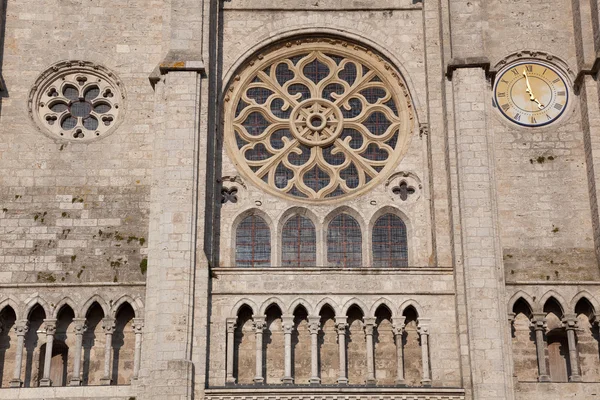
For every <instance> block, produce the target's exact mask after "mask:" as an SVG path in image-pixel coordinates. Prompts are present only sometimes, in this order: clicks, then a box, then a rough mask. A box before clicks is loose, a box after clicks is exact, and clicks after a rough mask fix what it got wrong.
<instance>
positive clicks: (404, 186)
mask: <svg viewBox="0 0 600 400" xmlns="http://www.w3.org/2000/svg"><path fill="white" fill-rule="evenodd" d="M385 187H386V190H387V191H388V193H389V195H390V197H391V198H392V199H393V200H394V201H401V202H406V203H413V202H415V201H416V200H417V199H419V198H420V197H421V190H422V189H423V185H422V184H421V180H420V179H419V177H418V176H417V175H415V174H414V173H412V172H406V171H404V172H397V173H395V174H393V175H392V176H391V177H390V178H389V179H388V180H387V182H386V183H385Z"/></svg>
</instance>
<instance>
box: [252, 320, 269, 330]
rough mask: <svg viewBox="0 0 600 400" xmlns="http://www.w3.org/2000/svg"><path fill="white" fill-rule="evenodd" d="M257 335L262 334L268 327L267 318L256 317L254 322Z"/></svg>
mask: <svg viewBox="0 0 600 400" xmlns="http://www.w3.org/2000/svg"><path fill="white" fill-rule="evenodd" d="M252 325H253V326H254V329H255V330H256V333H262V331H264V330H265V328H266V327H267V322H266V321H265V317H254V321H253V322H252Z"/></svg>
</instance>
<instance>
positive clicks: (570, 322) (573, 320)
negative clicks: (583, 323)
mask: <svg viewBox="0 0 600 400" xmlns="http://www.w3.org/2000/svg"><path fill="white" fill-rule="evenodd" d="M578 322H579V321H578V320H577V315H575V314H566V315H565V316H564V318H563V319H562V323H563V325H564V327H565V329H567V330H571V329H573V330H574V329H577V328H578V327H579V325H578Z"/></svg>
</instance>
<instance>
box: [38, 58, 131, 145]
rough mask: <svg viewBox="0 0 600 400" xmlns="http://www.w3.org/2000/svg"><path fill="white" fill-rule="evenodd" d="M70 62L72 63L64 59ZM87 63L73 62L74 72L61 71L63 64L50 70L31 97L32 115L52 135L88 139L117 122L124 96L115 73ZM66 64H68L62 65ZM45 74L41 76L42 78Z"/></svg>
mask: <svg viewBox="0 0 600 400" xmlns="http://www.w3.org/2000/svg"><path fill="white" fill-rule="evenodd" d="M65 64H69V63H65ZM86 67H88V64H86V63H83V65H82V64H81V63H76V64H75V65H73V64H71V65H70V69H73V71H72V72H70V73H69V72H68V71H67V73H65V72H63V73H62V74H58V75H59V76H55V75H54V73H56V72H59V71H60V67H58V68H56V67H55V68H52V69H50V70H49V71H47V74H48V75H49V77H51V78H54V79H45V82H43V83H42V85H41V86H37V87H36V88H35V89H34V90H35V91H36V92H35V93H34V94H33V95H32V98H31V99H30V112H31V113H32V117H33V119H34V120H35V121H36V122H37V123H38V125H40V127H41V128H43V130H44V131H45V132H48V133H50V134H51V135H52V136H53V137H59V138H64V139H71V140H78V141H80V140H89V139H93V138H96V137H99V136H106V135H107V134H108V133H109V131H112V130H113V128H114V127H115V125H116V122H117V118H118V116H119V114H120V113H122V110H121V108H120V107H121V104H120V103H119V100H122V99H123V95H122V90H121V87H120V86H121V85H120V83H119V82H118V81H116V80H115V79H114V74H112V73H110V72H107V71H104V70H103V69H102V68H100V67H98V66H95V67H92V68H89V69H88V68H86ZM63 68H69V66H67V65H63ZM43 78H44V75H42V77H40V79H43Z"/></svg>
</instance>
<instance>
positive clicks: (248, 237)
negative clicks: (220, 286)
mask: <svg viewBox="0 0 600 400" xmlns="http://www.w3.org/2000/svg"><path fill="white" fill-rule="evenodd" d="M235 265H236V266H237V267H269V266H270V265H271V230H270V229H269V226H268V225H267V223H266V222H265V221H264V220H263V219H262V218H261V217H258V216H256V215H251V216H249V217H246V218H244V220H242V222H240V224H239V225H238V227H237V231H236V234H235Z"/></svg>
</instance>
